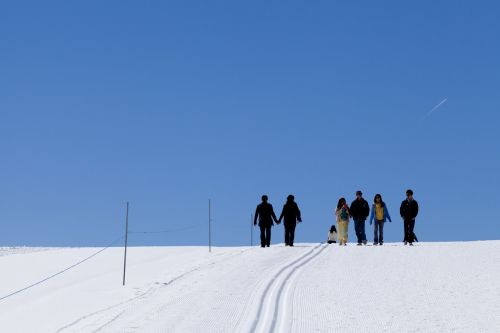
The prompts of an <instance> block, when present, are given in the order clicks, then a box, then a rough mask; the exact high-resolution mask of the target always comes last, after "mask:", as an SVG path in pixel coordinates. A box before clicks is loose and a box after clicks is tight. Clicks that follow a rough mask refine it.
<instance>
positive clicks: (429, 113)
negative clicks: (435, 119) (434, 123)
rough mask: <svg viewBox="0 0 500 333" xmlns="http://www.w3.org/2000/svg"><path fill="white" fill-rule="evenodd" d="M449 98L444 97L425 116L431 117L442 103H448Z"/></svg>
mask: <svg viewBox="0 0 500 333" xmlns="http://www.w3.org/2000/svg"><path fill="white" fill-rule="evenodd" d="M447 100H448V97H446V98H445V99H443V100H442V101H441V102H439V103H438V104H437V105H436V106H435V107H433V108H432V110H430V111H429V112H428V113H427V114H426V115H425V117H424V119H425V118H427V117H429V116H430V115H431V114H433V113H434V111H436V110H437V109H438V108H439V107H440V106H441V105H443V104H444V103H446V101H447Z"/></svg>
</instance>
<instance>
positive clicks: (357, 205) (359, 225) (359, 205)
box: [349, 191, 370, 245]
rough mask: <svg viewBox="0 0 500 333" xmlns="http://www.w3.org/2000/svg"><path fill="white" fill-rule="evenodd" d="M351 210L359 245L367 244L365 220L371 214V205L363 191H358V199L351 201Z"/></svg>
mask: <svg viewBox="0 0 500 333" xmlns="http://www.w3.org/2000/svg"><path fill="white" fill-rule="evenodd" d="M349 210H350V212H351V216H352V219H353V221H354V229H355V230H356V237H357V238H358V245H361V244H365V245H366V233H365V221H366V218H367V217H368V215H370V206H368V202H366V200H365V199H363V193H362V192H361V191H357V192H356V200H354V201H353V202H352V203H351V207H350V208H349Z"/></svg>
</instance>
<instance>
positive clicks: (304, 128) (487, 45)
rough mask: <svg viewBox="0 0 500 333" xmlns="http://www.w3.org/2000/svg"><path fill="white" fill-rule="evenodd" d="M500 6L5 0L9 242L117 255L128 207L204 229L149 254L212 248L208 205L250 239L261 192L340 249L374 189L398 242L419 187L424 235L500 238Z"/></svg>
mask: <svg viewBox="0 0 500 333" xmlns="http://www.w3.org/2000/svg"><path fill="white" fill-rule="evenodd" d="M499 10H500V5H499V4H498V3H497V2H495V1H475V2H471V1H418V2H412V3H409V2H405V3H403V2H401V1H384V2H382V3H374V2H372V1H363V2H352V1H314V2H305V1H304V2H297V1H217V2H213V1H211V2H207V1H154V2H153V1H141V2H137V1H135V2H133V1H105V2H102V1H80V2H75V1H72V2H67V1H66V2H65V1H60V2H43V3H42V2H23V1H4V2H2V3H1V4H0V42H1V43H0V74H1V75H0V152H1V155H0V158H1V160H0V162H1V163H0V164H1V171H2V172H1V175H0V226H1V232H0V245H1V246H13V245H43V246H85V245H105V244H107V243H108V242H109V241H110V240H113V239H115V238H116V237H117V236H119V235H121V234H122V233H123V220H124V205H125V202H126V201H130V205H131V211H130V229H131V230H134V231H154V230H170V229H177V228H182V227H185V226H193V225H194V226H197V227H196V228H194V229H190V230H184V231H177V232H173V233H163V234H134V235H131V238H130V242H131V244H132V245H189V244H192V245H198V244H200V245H201V244H205V243H206V234H207V231H206V221H207V208H208V207H207V206H208V199H209V198H211V200H212V207H213V209H212V211H213V220H214V221H213V231H214V233H213V240H214V244H215V245H247V244H248V243H249V241H250V234H249V233H250V215H251V214H252V213H253V211H254V209H255V206H256V205H257V204H258V203H259V201H260V196H261V195H262V194H268V195H269V197H270V202H271V203H272V204H273V205H274V207H275V210H276V212H277V214H279V212H280V211H281V207H282V205H283V204H284V202H285V199H286V196H287V195H288V194H290V193H292V194H294V195H295V196H296V201H297V202H298V204H299V206H300V207H301V209H302V212H303V219H304V222H303V223H302V224H301V225H300V226H299V227H298V230H297V239H296V240H297V241H298V242H316V241H324V240H325V237H326V231H327V230H328V228H329V226H330V225H331V224H332V223H333V221H334V218H333V209H334V206H335V205H336V203H337V200H338V198H339V197H340V196H345V197H347V199H348V201H351V200H353V199H354V193H355V191H356V190H358V189H361V190H362V191H363V192H364V193H365V197H366V198H367V199H368V200H369V202H372V200H373V196H374V195H375V193H381V194H382V195H383V197H384V200H385V201H386V203H387V205H388V207H389V211H390V212H391V214H392V216H393V218H394V221H393V223H392V224H390V225H388V226H387V227H386V241H400V240H401V239H402V234H403V226H402V222H401V220H400V219H399V217H398V215H399V214H398V209H399V205H400V203H401V201H402V200H403V199H404V192H405V190H406V189H407V188H412V189H413V190H414V191H415V198H416V199H417V200H418V201H419V203H420V205H421V214H420V216H419V218H418V219H417V223H416V233H417V235H418V236H419V238H420V239H421V240H426V241H454V240H478V239H499V238H500V228H498V223H497V221H498V217H497V215H498V214H497V211H496V208H497V206H498V202H500V195H499V194H498V186H499V183H500V182H499V178H500V177H499V176H498V170H500V154H499V142H500V134H499V127H500V113H499V112H500V101H499V91H500V42H499V38H498V32H499V31H500V23H499V21H498V13H499ZM444 99H447V100H446V102H445V103H443V104H442V105H441V106H440V107H439V108H438V109H436V110H435V111H434V112H432V113H431V114H430V115H429V112H430V111H431V110H432V109H433V108H434V107H435V106H436V105H438V104H439V103H440V102H441V101H443V100H444ZM427 115H428V116H427ZM367 230H369V231H368V236H369V237H368V238H369V240H373V235H372V231H371V230H372V229H370V228H369V227H368V225H367ZM256 237H257V232H255V239H256ZM350 239H351V240H353V239H354V230H353V226H350ZM273 241H274V242H282V241H283V228H282V227H281V226H280V227H277V228H275V233H274V237H273Z"/></svg>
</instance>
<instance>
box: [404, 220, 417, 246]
mask: <svg viewBox="0 0 500 333" xmlns="http://www.w3.org/2000/svg"><path fill="white" fill-rule="evenodd" d="M404 223H405V242H408V243H413V241H414V239H413V229H414V228H415V220H405V222H404Z"/></svg>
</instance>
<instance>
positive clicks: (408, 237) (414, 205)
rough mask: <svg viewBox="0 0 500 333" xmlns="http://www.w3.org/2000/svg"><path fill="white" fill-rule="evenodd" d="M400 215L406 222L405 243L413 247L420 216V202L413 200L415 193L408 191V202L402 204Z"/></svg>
mask: <svg viewBox="0 0 500 333" xmlns="http://www.w3.org/2000/svg"><path fill="white" fill-rule="evenodd" d="M399 210H400V214H401V218H402V219H403V221H404V230H405V239H404V243H405V245H406V244H408V243H409V244H410V245H413V242H414V240H415V234H414V232H413V229H414V228H415V218H416V217H417V215H418V202H417V200H415V199H414V198H413V191H412V190H407V191H406V200H404V201H403V202H402V203H401V208H400V209H399Z"/></svg>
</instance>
